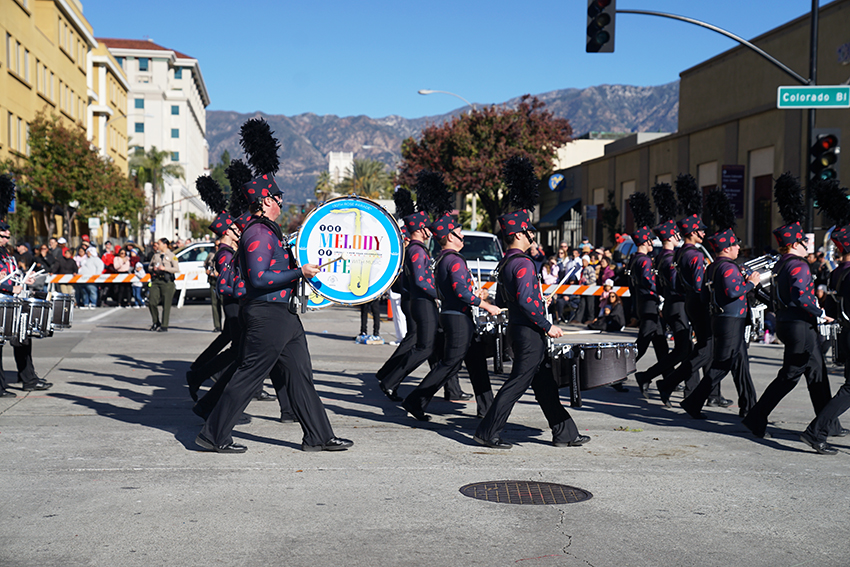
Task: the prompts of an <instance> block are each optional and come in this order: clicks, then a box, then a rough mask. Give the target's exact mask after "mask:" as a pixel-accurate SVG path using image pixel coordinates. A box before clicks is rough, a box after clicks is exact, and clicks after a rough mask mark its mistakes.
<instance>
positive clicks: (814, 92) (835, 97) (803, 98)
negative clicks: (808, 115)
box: [776, 85, 850, 109]
mask: <svg viewBox="0 0 850 567" xmlns="http://www.w3.org/2000/svg"><path fill="white" fill-rule="evenodd" d="M776 108H780V109H783V108H784V109H787V108H850V85H840V86H834V87H823V86H817V85H812V86H805V87H779V88H778V89H777V90H776Z"/></svg>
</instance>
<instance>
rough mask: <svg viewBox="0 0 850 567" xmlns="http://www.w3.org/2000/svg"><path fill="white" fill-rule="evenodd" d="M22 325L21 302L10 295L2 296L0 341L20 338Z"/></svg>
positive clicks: (0, 303)
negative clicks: (19, 331) (19, 329)
mask: <svg viewBox="0 0 850 567" xmlns="http://www.w3.org/2000/svg"><path fill="white" fill-rule="evenodd" d="M20 323H21V300H20V299H18V298H17V297H12V296H10V295H0V341H8V340H11V339H15V338H17V337H18V328H19V327H18V326H19V325H20Z"/></svg>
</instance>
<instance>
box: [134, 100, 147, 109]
mask: <svg viewBox="0 0 850 567" xmlns="http://www.w3.org/2000/svg"><path fill="white" fill-rule="evenodd" d="M144 107H145V99H143V98H137V99H136V108H144Z"/></svg>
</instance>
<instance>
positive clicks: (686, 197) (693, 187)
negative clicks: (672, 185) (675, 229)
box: [676, 173, 702, 217]
mask: <svg viewBox="0 0 850 567" xmlns="http://www.w3.org/2000/svg"><path fill="white" fill-rule="evenodd" d="M676 195H677V196H678V197H679V204H680V205H681V206H682V212H683V213H684V214H685V216H687V217H689V216H691V215H702V192H700V190H699V187H697V180H696V179H694V176H693V175H691V174H690V173H680V174H679V176H678V177H676Z"/></svg>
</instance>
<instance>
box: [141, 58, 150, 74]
mask: <svg viewBox="0 0 850 567" xmlns="http://www.w3.org/2000/svg"><path fill="white" fill-rule="evenodd" d="M149 61H150V59H148V58H147V57H139V71H147V70H148V62H149Z"/></svg>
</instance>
